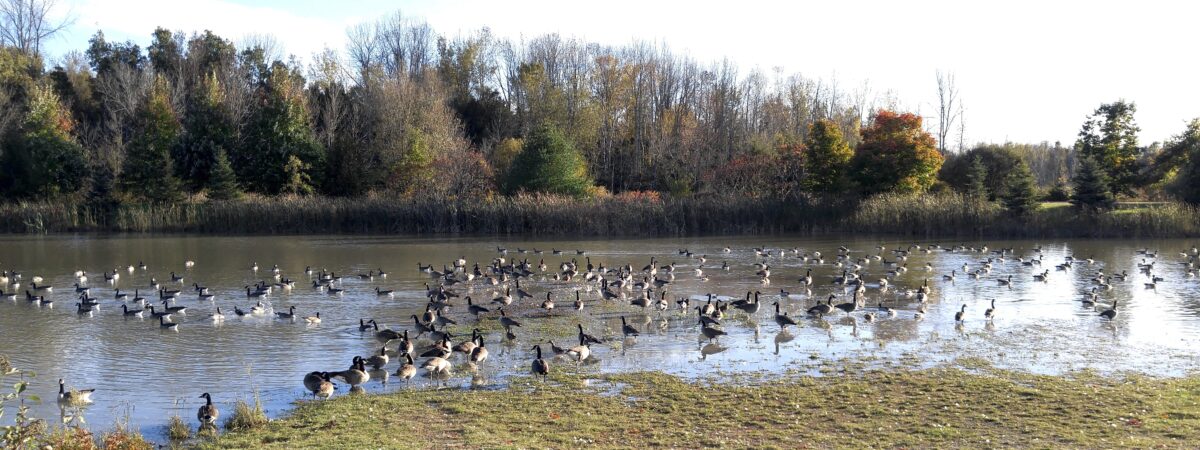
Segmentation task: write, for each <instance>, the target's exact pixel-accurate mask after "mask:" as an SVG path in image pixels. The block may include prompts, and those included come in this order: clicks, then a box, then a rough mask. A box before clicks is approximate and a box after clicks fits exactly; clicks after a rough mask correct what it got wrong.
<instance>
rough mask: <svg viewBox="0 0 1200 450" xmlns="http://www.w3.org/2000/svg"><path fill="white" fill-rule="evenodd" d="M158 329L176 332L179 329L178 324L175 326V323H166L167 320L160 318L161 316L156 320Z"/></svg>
mask: <svg viewBox="0 0 1200 450" xmlns="http://www.w3.org/2000/svg"><path fill="white" fill-rule="evenodd" d="M158 327H159V328H162V329H164V330H178V329H179V324H177V323H175V322H167V318H166V317H161V316H160V317H159V318H158Z"/></svg>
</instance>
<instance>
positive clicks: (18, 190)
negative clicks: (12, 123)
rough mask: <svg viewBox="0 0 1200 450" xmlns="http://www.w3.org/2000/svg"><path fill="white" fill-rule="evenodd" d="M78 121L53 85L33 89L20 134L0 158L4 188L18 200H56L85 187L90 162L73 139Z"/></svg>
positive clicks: (11, 137) (1, 182)
mask: <svg viewBox="0 0 1200 450" xmlns="http://www.w3.org/2000/svg"><path fill="white" fill-rule="evenodd" d="M73 126H74V122H73V121H72V120H71V117H70V114H69V113H68V112H67V111H66V109H65V108H64V107H63V105H62V104H61V103H60V102H59V100H58V96H57V95H55V94H54V91H53V89H51V88H50V87H49V86H45V85H38V86H35V87H34V88H33V91H32V92H31V98H30V102H29V111H28V112H27V113H26V115H25V120H24V122H23V123H22V124H21V127H20V132H19V133H16V134H13V135H10V137H9V139H8V143H7V144H6V145H5V147H6V148H5V152H4V154H3V155H0V186H3V187H5V188H6V190H7V192H9V193H10V194H11V195H13V196H15V197H24V198H30V197H41V198H48V197H56V196H60V195H66V194H72V193H74V192H76V191H78V190H79V189H80V188H81V187H83V185H84V180H85V177H86V175H87V161H86V158H85V156H84V152H83V148H82V147H80V146H79V144H77V143H75V140H74V139H73V138H72V136H71V130H72V127H73Z"/></svg>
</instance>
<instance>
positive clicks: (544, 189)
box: [505, 125, 592, 198]
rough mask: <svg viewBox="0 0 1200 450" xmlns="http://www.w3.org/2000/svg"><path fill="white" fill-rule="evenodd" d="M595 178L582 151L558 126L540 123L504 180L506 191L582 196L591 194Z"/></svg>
mask: <svg viewBox="0 0 1200 450" xmlns="http://www.w3.org/2000/svg"><path fill="white" fill-rule="evenodd" d="M591 186H592V179H591V177H590V176H588V173H587V163H586V162H585V161H584V160H583V155H581V154H580V153H579V151H578V150H576V149H575V146H574V145H572V144H571V141H570V140H569V139H567V137H566V136H565V135H563V134H562V132H561V131H559V130H558V129H557V128H555V127H554V126H552V125H543V126H541V127H539V128H538V129H537V130H534V132H533V133H532V134H531V135H530V136H529V137H528V138H527V139H526V140H525V143H524V146H523V147H522V148H521V153H520V154H518V155H517V157H516V158H515V159H513V162H512V167H511V168H510V169H509V172H508V181H507V183H505V192H506V193H508V194H513V193H516V192H520V191H526V192H540V193H547V194H562V195H568V196H571V197H576V198H582V197H586V196H587V195H588V192H589V190H590V188H591Z"/></svg>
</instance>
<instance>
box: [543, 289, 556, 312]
mask: <svg viewBox="0 0 1200 450" xmlns="http://www.w3.org/2000/svg"><path fill="white" fill-rule="evenodd" d="M542 309H544V310H546V313H547V314H549V313H550V312H551V311H554V299H553V298H551V297H550V292H548V291H547V292H546V300H545V301H543V302H542Z"/></svg>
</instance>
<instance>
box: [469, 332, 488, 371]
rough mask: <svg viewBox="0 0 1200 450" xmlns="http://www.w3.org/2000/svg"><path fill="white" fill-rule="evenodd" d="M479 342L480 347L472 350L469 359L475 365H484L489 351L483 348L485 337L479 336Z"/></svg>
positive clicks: (477, 346)
mask: <svg viewBox="0 0 1200 450" xmlns="http://www.w3.org/2000/svg"><path fill="white" fill-rule="evenodd" d="M478 340H479V345H476V346H475V349H474V350H471V354H470V358H469V359H470V361H471V362H473V363H475V364H482V363H483V362H484V361H487V357H488V350H487V348H486V347H484V346H483V336H479V337H478Z"/></svg>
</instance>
